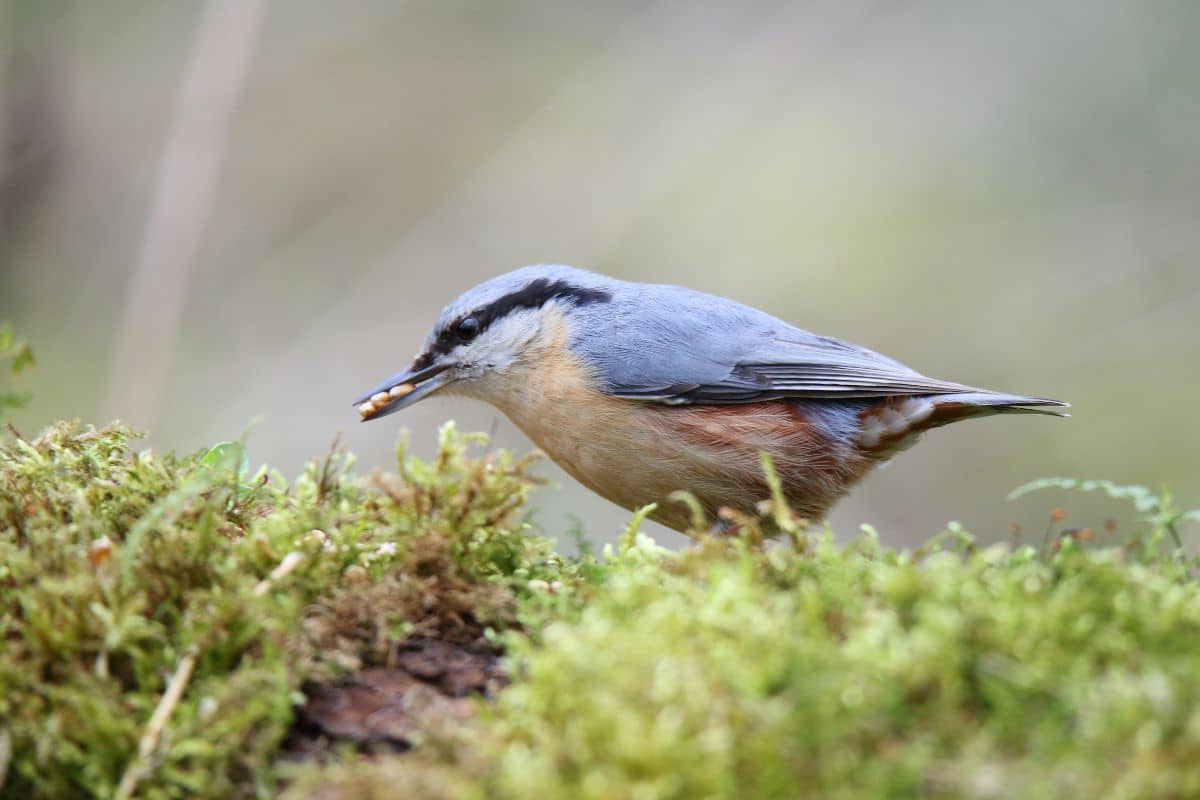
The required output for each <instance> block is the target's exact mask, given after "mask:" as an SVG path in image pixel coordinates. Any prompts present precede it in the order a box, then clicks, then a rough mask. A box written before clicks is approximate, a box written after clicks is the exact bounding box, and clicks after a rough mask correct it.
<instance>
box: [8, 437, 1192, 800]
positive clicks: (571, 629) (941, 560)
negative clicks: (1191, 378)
mask: <svg viewBox="0 0 1200 800" xmlns="http://www.w3.org/2000/svg"><path fill="white" fill-rule="evenodd" d="M130 438H131V434H130V433H129V431H127V430H124V429H122V428H106V429H102V430H93V429H84V428H80V427H78V426H73V425H59V426H56V427H54V428H51V429H49V430H47V431H45V432H44V433H42V434H41V435H40V436H38V437H37V438H36V439H33V440H30V441H26V440H24V439H21V438H19V437H15V438H13V439H11V440H10V441H9V442H8V443H7V444H5V445H4V446H3V447H0V637H2V639H3V642H4V648H3V649H2V650H0V795H2V796H4V797H22V798H24V797H89V796H97V797H107V796H113V795H114V794H116V795H118V796H121V795H122V794H124V796H135V795H136V796H138V797H151V798H160V797H161V798H168V797H193V796H199V797H246V796H273V795H275V794H277V793H278V792H279V791H281V790H284V789H286V791H287V792H288V794H289V796H290V797H293V798H301V797H312V798H340V797H346V798H351V797H353V798H359V797H364V798H369V797H380V798H383V797H394V796H399V795H403V796H411V797H463V798H483V797H488V798H491V797H498V798H504V797H514V798H516V797H521V798H526V797H539V798H540V797H547V798H553V797H564V798H566V797H571V798H574V797H582V798H609V797H638V798H675V797H678V798H690V797H746V798H754V797H764V798H765V797H780V796H788V797H791V796H818V797H833V798H838V797H844V798H864V797H881V798H882V797H887V798H893V797H917V796H920V797H927V796H934V797H938V796H944V797H970V798H990V797H997V798H1000V797H1004V798H1007V797H1031V798H1036V797H1058V796H1084V797H1088V796H1110V797H1131V798H1134V797H1136V798H1141V797H1164V798H1166V797H1184V796H1196V795H1198V794H1200V770H1197V769H1196V768H1195V764H1197V763H1200V711H1198V710H1197V709H1200V680H1197V678H1196V676H1197V675H1200V590H1198V589H1200V586H1198V584H1197V581H1196V568H1197V564H1196V563H1195V562H1194V560H1192V559H1191V558H1190V557H1189V556H1187V555H1186V554H1185V553H1184V551H1183V550H1182V549H1181V548H1179V547H1177V544H1176V541H1177V540H1178V541H1181V542H1182V541H1184V540H1185V538H1184V537H1185V534H1186V533H1188V532H1189V531H1188V530H1187V529H1186V527H1185V526H1186V525H1187V524H1190V523H1189V519H1194V515H1193V516H1191V517H1189V515H1185V514H1182V513H1180V512H1178V511H1177V510H1176V509H1174V508H1173V507H1172V506H1171V505H1170V502H1169V497H1166V496H1161V497H1158V496H1154V495H1150V494H1148V493H1146V492H1144V491H1130V490H1127V489H1125V488H1124V487H1113V486H1112V485H1110V484H1099V483H1097V484H1081V485H1079V486H1078V488H1083V489H1092V488H1095V489H1097V490H1103V491H1108V492H1109V493H1110V494H1114V496H1126V497H1129V498H1131V499H1132V500H1134V501H1135V502H1136V503H1137V505H1138V508H1139V509H1140V510H1141V511H1142V513H1143V515H1144V525H1145V530H1144V531H1142V532H1141V533H1140V534H1139V535H1138V536H1136V537H1134V539H1133V540H1132V541H1130V542H1127V543H1125V544H1124V545H1123V546H1110V545H1111V543H1108V545H1109V546H1103V547H1092V546H1090V545H1088V544H1087V543H1086V539H1087V538H1088V537H1087V536H1085V535H1083V532H1076V533H1074V534H1072V535H1063V536H1060V537H1058V538H1057V539H1055V541H1054V542H1053V543H1052V544H1051V545H1048V546H1047V547H1046V548H1045V550H1046V552H1045V553H1039V552H1038V551H1037V550H1036V549H1035V548H1032V547H1017V548H1009V547H1005V546H994V547H990V548H985V549H980V548H977V547H976V546H975V545H974V543H973V541H972V539H971V537H970V536H969V535H968V534H967V533H966V532H965V531H963V530H962V529H961V528H959V527H957V526H952V527H951V529H950V530H948V531H946V532H945V533H943V534H942V535H940V536H938V537H935V538H934V539H933V540H931V541H930V543H929V544H927V545H926V546H924V547H922V548H920V549H919V550H917V551H915V552H895V551H892V550H890V549H888V548H885V547H882V546H881V545H880V544H879V543H878V540H877V538H876V537H875V535H874V534H873V532H871V531H867V532H866V534H865V535H864V536H862V537H860V538H859V539H858V540H855V541H854V542H851V543H849V544H846V545H837V544H835V543H834V542H833V541H832V539H831V538H830V537H829V535H828V534H826V535H824V536H818V537H815V538H813V537H807V536H805V535H803V534H802V533H800V532H799V531H798V530H797V529H796V528H795V525H794V521H793V520H792V518H791V516H790V514H789V513H788V512H787V509H786V508H784V507H783V506H782V504H781V503H780V502H779V501H778V499H776V501H774V502H769V503H766V504H764V507H763V513H764V515H766V516H767V517H769V524H770V526H771V527H773V528H774V529H778V530H780V531H782V532H784V533H785V534H787V535H788V541H787V542H785V543H783V544H779V545H777V546H767V547H763V546H762V544H761V532H760V530H759V528H758V523H757V522H756V521H755V520H750V519H736V520H731V522H734V523H737V524H739V525H740V526H741V530H740V533H739V534H738V535H736V536H730V537H726V538H707V539H704V540H702V541H701V542H699V543H698V544H697V545H695V546H694V547H692V548H690V549H688V550H686V551H684V552H682V553H672V552H669V551H666V550H663V549H661V548H659V547H657V546H655V545H654V544H653V543H652V542H650V541H649V540H647V539H646V538H645V537H643V536H641V535H639V534H638V532H637V528H638V524H639V522H638V520H637V519H636V518H635V520H634V521H633V522H632V523H631V525H630V528H629V530H628V531H627V533H626V536H625V537H623V539H622V544H621V546H620V547H618V548H615V549H608V550H606V551H605V553H604V554H602V555H601V556H599V557H594V558H593V557H590V556H588V557H581V558H577V559H563V558H561V557H559V556H558V555H556V554H555V553H554V552H553V551H552V549H551V547H550V545H549V542H548V541H547V540H545V539H541V538H538V537H535V536H532V535H530V533H529V526H528V524H527V523H526V521H525V520H524V518H523V516H522V515H523V513H524V502H525V498H526V496H527V493H528V491H529V489H530V487H531V485H532V483H533V481H532V479H531V478H530V477H529V475H528V471H527V470H528V466H529V461H528V459H526V460H516V459H513V458H512V457H511V456H509V455H508V454H506V453H503V452H491V453H486V454H480V455H474V456H472V455H470V452H471V450H470V448H471V447H472V446H477V445H478V444H479V441H480V440H479V439H478V438H475V437H462V436H459V435H457V434H455V432H454V430H453V428H452V427H447V428H445V429H443V432H442V436H441V440H440V447H439V452H438V455H437V456H436V457H435V458H434V459H433V460H432V461H430V462H424V461H420V460H418V459H414V458H412V457H410V456H408V455H407V454H406V453H405V452H404V448H403V447H401V448H400V450H399V452H398V454H397V456H398V457H397V474H395V475H383V474H375V475H370V476H367V477H365V478H355V477H353V476H351V475H350V474H349V472H348V470H349V467H350V461H349V459H348V458H345V457H342V456H340V455H338V454H336V453H333V454H331V455H330V456H329V457H327V458H326V459H324V460H323V461H322V462H320V463H314V464H312V465H310V466H309V468H308V469H307V470H306V472H305V473H304V474H303V475H302V476H301V477H300V478H299V479H298V480H297V481H296V482H295V483H294V484H291V485H289V484H287V483H286V482H285V481H284V480H283V479H282V477H280V476H279V475H277V474H274V473H270V472H268V471H267V470H265V469H263V470H259V471H258V472H254V473H252V472H251V471H250V470H249V468H248V465H247V463H246V459H245V452H244V450H243V448H242V447H241V446H240V445H239V444H237V443H230V442H227V443H222V444H220V445H217V446H216V447H214V448H211V449H210V450H207V451H204V452H201V453H197V454H194V455H191V456H187V457H183V458H175V457H173V456H157V455H155V454H152V453H148V452H143V453H138V454H135V453H133V452H132V451H131V449H130V446H129V445H130ZM476 452H477V451H476ZM768 467H769V465H768ZM1039 487H1049V488H1056V489H1059V490H1061V489H1063V488H1069V487H1068V482H1062V481H1057V482H1053V481H1052V482H1043V483H1041V484H1036V485H1034V488H1039ZM409 636H412V637H414V638H413V639H411V640H410V641H429V640H435V641H441V642H450V643H458V644H462V645H463V646H472V647H476V646H478V645H479V643H480V642H481V641H485V640H486V641H499V642H503V644H504V646H505V647H506V649H507V653H508V664H509V674H510V675H511V677H512V680H513V683H512V685H511V686H510V687H509V688H507V689H505V690H503V691H501V692H500V693H499V695H498V697H497V698H496V699H495V701H494V702H485V701H483V700H479V701H478V702H477V706H478V709H477V710H478V713H476V714H475V715H474V716H472V717H470V718H469V719H466V720H465V721H464V720H463V719H462V718H461V715H458V714H457V712H455V714H451V715H449V716H447V717H446V718H445V719H440V720H435V721H433V722H431V723H430V724H429V725H428V726H425V727H424V728H422V729H421V730H419V731H418V732H417V733H416V734H415V735H414V736H413V737H412V741H414V742H415V743H416V745H417V746H416V747H415V748H414V749H413V750H412V751H411V752H409V753H406V754H403V755H394V756H380V755H378V754H375V755H372V756H369V757H366V756H363V755H359V754H358V753H356V752H355V751H354V750H353V749H345V750H334V751H330V750H328V749H326V750H322V751H320V753H321V754H322V755H324V756H325V757H327V759H328V760H326V761H324V762H321V763H316V764H311V763H310V764H307V765H297V764H295V763H291V761H290V759H291V758H292V757H291V756H289V755H288V753H289V752H290V751H289V750H288V745H287V742H286V741H285V739H286V737H287V736H288V734H289V731H291V732H292V733H293V734H294V732H295V727H294V723H295V720H296V718H297V709H298V706H299V704H301V703H302V702H303V700H304V694H303V693H302V692H301V691H300V690H301V688H302V687H303V686H304V685H305V682H306V681H328V680H329V679H331V678H333V679H336V678H337V676H345V675H350V674H353V673H356V672H357V671H359V670H366V669H369V668H375V667H386V666H389V665H390V664H391V663H392V661H393V660H394V659H395V657H396V653H397V648H396V645H397V643H398V642H400V641H401V640H403V639H405V637H409ZM326 685H334V684H326ZM459 702H461V701H459ZM455 708H456V709H457V708H459V706H455ZM285 784H287V785H286V786H285Z"/></svg>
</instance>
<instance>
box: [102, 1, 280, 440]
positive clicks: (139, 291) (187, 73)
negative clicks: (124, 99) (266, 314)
mask: <svg viewBox="0 0 1200 800" xmlns="http://www.w3.org/2000/svg"><path fill="white" fill-rule="evenodd" d="M266 5H267V2H266V0H209V2H207V3H206V4H205V6H204V10H203V12H202V16H201V19H200V23H199V26H198V28H197V31H196V38H195V42H194V43H193V45H192V49H191V53H190V54H189V56H188V60H187V63H186V64H185V66H184V73H183V81H182V84H181V86H180V90H179V97H178V101H177V105H176V108H175V115H174V118H173V120H172V122H171V127H170V131H169V133H168V135H167V141H166V146H165V149H164V151H163V156H162V163H161V164H160V166H159V171H158V177H157V179H156V181H155V187H154V194H153V198H152V200H151V204H150V209H149V212H148V214H147V218H146V226H145V229H144V230H143V232H142V239H141V243H140V245H139V248H138V254H137V260H136V262H135V263H134V266H133V274H132V276H131V278H130V281H129V289H128V292H127V295H126V303H125V313H124V315H123V317H122V322H121V329H120V332H119V334H118V337H119V338H118V340H117V347H116V350H115V355H114V360H113V366H112V371H111V377H110V382H109V386H108V392H107V396H106V402H105V407H104V408H105V413H106V415H107V416H109V417H117V416H120V417H121V418H123V419H127V420H132V421H133V422H135V423H136V424H140V425H149V424H150V423H152V422H153V419H154V414H155V409H156V406H157V404H158V401H159V398H160V396H161V394H162V391H163V385H164V383H165V381H166V376H167V372H168V370H169V369H170V358H171V352H172V350H173V349H174V344H175V339H176V336H177V334H178V330H179V320H180V316H181V314H182V311H183V304H184V292H185V290H186V288H187V283H188V273H189V272H190V271H191V269H192V266H193V265H194V263H195V261H196V255H197V253H198V251H199V248H200V243H201V241H202V238H203V233H204V228H205V226H206V225H207V223H208V219H209V216H210V214H211V212H212V207H213V200H214V198H215V195H216V183H217V181H216V179H217V174H218V170H219V168H220V162H221V154H222V151H223V150H224V148H225V140H226V136H227V134H228V130H229V122H230V119H231V118H232V116H233V110H234V107H235V106H236V104H237V98H238V95H239V93H240V90H241V87H242V84H243V83H244V81H245V77H246V72H247V69H248V67H249V63H250V56H251V54H252V52H253V49H254V41H255V38H256V34H257V32H258V29H259V27H260V25H261V23H262V18H263V15H264V12H265V10H266Z"/></svg>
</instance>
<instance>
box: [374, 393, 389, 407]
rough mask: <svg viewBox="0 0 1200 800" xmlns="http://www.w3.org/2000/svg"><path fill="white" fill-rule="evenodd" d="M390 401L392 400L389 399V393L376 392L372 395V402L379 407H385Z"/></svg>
mask: <svg viewBox="0 0 1200 800" xmlns="http://www.w3.org/2000/svg"><path fill="white" fill-rule="evenodd" d="M390 399H391V398H390V397H388V393H387V392H376V393H375V394H373V395H371V402H372V403H374V404H375V405H377V406H381V405H383V404H384V403H386V402H387V401H388V400H390Z"/></svg>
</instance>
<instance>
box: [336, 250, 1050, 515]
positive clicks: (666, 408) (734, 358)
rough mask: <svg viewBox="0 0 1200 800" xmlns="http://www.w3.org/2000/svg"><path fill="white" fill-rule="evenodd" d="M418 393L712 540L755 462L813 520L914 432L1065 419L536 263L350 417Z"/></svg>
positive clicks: (716, 307) (465, 313)
mask: <svg viewBox="0 0 1200 800" xmlns="http://www.w3.org/2000/svg"><path fill="white" fill-rule="evenodd" d="M435 394H440V395H461V396H466V397H470V398H475V399H477V400H482V401H484V402H487V403H490V404H491V405H493V406H494V407H496V408H497V409H498V410H499V411H501V412H502V413H503V414H504V415H505V416H507V417H508V418H509V419H510V420H511V421H512V422H513V423H514V424H515V425H516V426H517V427H518V428H520V429H521V431H523V432H524V433H525V434H526V436H528V437H529V439H531V440H532V441H533V442H534V444H535V445H536V446H537V447H539V448H540V449H541V450H542V451H544V452H545V453H546V454H547V455H548V456H549V457H550V459H551V460H553V461H554V462H555V463H557V464H558V465H559V466H561V467H562V468H563V469H564V470H565V471H566V472H567V473H568V474H569V475H571V476H572V477H573V478H575V479H576V480H577V481H579V482H580V483H582V484H583V485H584V486H586V487H588V488H589V489H591V490H592V491H594V492H595V493H597V494H599V495H601V496H602V497H604V498H607V499H608V500H610V501H612V502H614V503H616V504H617V505H619V506H622V507H624V508H626V509H629V510H632V511H636V510H640V509H645V508H648V507H652V510H651V511H650V513H649V517H650V518H651V519H654V520H656V521H658V522H661V523H663V524H664V525H666V526H668V527H670V528H673V529H675V530H679V531H685V532H686V531H689V530H692V529H693V528H694V526H695V523H696V517H695V514H696V510H697V506H698V509H699V511H700V512H701V513H702V514H703V515H704V517H705V521H706V522H707V523H708V524H709V525H711V526H714V527H716V526H719V525H720V524H721V520H722V519H726V520H727V519H728V518H729V517H730V514H729V513H728V512H724V514H722V510H723V509H731V510H733V511H736V512H739V513H741V514H749V515H756V512H757V510H759V509H761V508H762V505H761V504H762V501H763V500H764V499H766V498H768V497H769V496H770V489H769V484H768V483H767V472H766V470H765V468H764V459H763V457H762V456H763V454H764V453H765V454H766V455H767V456H768V457H769V458H770V461H771V464H772V465H773V469H774V471H775V474H776V476H777V478H778V481H779V484H780V487H781V489H782V492H783V496H784V498H785V500H786V501H787V504H788V505H789V507H790V509H791V510H792V512H793V513H794V514H795V515H797V516H798V517H800V518H803V519H804V520H806V521H807V522H808V523H810V524H816V523H818V522H820V521H822V520H823V519H824V518H825V516H826V515H827V514H828V512H829V510H830V508H831V507H832V506H833V505H834V503H835V502H836V501H837V500H839V499H840V498H841V497H843V496H844V495H845V494H846V493H847V492H848V491H849V490H850V489H851V488H852V487H853V486H854V485H855V484H856V483H858V482H859V481H860V480H862V478H864V477H865V476H866V475H867V474H868V473H870V472H871V471H872V470H873V469H874V468H875V467H877V466H879V465H880V464H883V463H885V462H887V461H888V460H890V459H891V458H892V457H893V456H894V455H896V454H897V453H898V452H900V451H902V450H904V449H906V448H908V447H911V446H912V445H913V444H914V443H915V442H916V441H917V440H918V439H919V438H920V437H921V435H922V434H923V433H924V432H925V431H927V430H930V429H932V428H937V427H940V426H942V425H946V424H948V423H951V422H957V421H959V420H964V419H974V418H977V417H985V416H990V415H993V414H1048V415H1053V416H1067V414H1065V413H1063V412H1062V411H1061V410H1060V409H1062V408H1066V407H1069V404H1067V403H1064V402H1061V401H1058V400H1051V399H1047V398H1042V397H1027V396H1023V395H1015V394H1005V393H1001V392H994V391H989V390H986V389H978V388H974V387H971V386H967V385H963V384H959V383H952V382H948V381H943V380H938V379H935V378H930V377H927V376H925V375H922V374H921V373H919V372H917V371H915V370H913V369H911V368H909V367H907V366H905V365H904V364H902V363H900V362H899V361H896V360H894V359H891V358H889V357H887V356H884V355H881V354H879V353H876V352H874V351H872V350H869V349H867V348H865V347H861V346H859V345H856V344H853V343H851V342H848V341H844V340H842V339H837V338H834V337H831V336H823V335H819V334H815V333H811V332H809V331H807V330H803V329H801V328H798V327H795V326H793V325H791V324H789V323H787V322H784V321H783V320H781V319H778V318H776V317H774V316H772V315H770V314H768V313H766V312H764V311H760V310H758V309H756V308H753V307H751V306H748V305H744V304H742V303H739V302H736V301H734V300H730V299H726V298H724V297H719V296H716V295H712V294H705V293H703V292H699V291H694V290H692V289H688V288H685V287H682V286H673V285H659V284H650V283H639V282H634V281H627V280H619V279H616V278H610V277H607V276H605V275H601V274H598V273H595V272H590V271H587V270H583V269H579V268H576V267H570V266H563V265H545V264H541V265H534V266H527V267H522V268H520V269H516V270H513V271H511V272H507V273H504V274H502V275H498V276H496V277H493V278H491V279H488V280H486V281H484V282H483V283H480V284H479V285H477V286H475V287H474V288H471V289H469V290H467V291H466V292H464V293H463V294H462V295H461V296H459V297H458V298H457V299H455V300H453V301H452V302H450V304H449V305H447V306H446V307H445V308H444V309H443V310H442V312H441V313H440V315H439V316H438V317H437V320H436V321H435V323H434V325H433V328H432V330H431V331H430V332H429V334H428V336H427V337H426V338H425V341H424V343H423V345H422V347H421V349H420V350H419V351H418V353H417V355H416V356H415V358H414V359H413V360H412V362H411V364H410V365H409V366H408V368H406V369H404V370H402V371H400V372H398V373H396V374H394V375H392V376H391V377H389V378H387V379H386V380H384V381H382V382H381V383H379V384H378V385H376V386H375V387H374V388H373V389H371V390H370V391H369V392H367V393H365V394H364V395H362V396H361V397H360V398H358V400H357V401H355V405H356V406H357V408H358V412H359V414H360V416H361V418H362V419H363V421H367V420H375V419H380V418H382V417H385V416H387V415H389V414H393V413H395V412H397V411H399V410H401V409H404V408H408V407H409V406H412V405H413V404H414V403H417V402H419V401H421V400H424V399H425V398H428V397H431V396H433V395H435ZM680 490H683V491H685V492H688V493H690V495H691V497H692V498H694V502H693V503H686V502H683V501H681V500H680V496H679V495H678V494H677V492H678V491H680ZM777 533H778V531H772V534H777Z"/></svg>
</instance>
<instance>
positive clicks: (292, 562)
mask: <svg viewBox="0 0 1200 800" xmlns="http://www.w3.org/2000/svg"><path fill="white" fill-rule="evenodd" d="M303 560H304V554H303V553H300V552H298V551H296V550H293V551H292V552H290V553H288V554H287V555H286V556H284V557H283V560H282V561H280V562H279V566H277V567H276V568H275V569H273V570H271V574H270V575H268V576H267V577H265V578H263V579H262V580H261V581H259V582H258V585H257V586H255V587H254V596H255V597H262V596H263V595H264V594H266V593H267V592H269V591H270V590H271V587H272V586H274V585H275V583H276V582H278V581H279V580H281V579H282V578H284V577H285V576H286V575H287V574H288V573H289V572H291V571H292V570H294V569H295V568H296V567H298V566H299V565H300V562H301V561H303Z"/></svg>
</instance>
